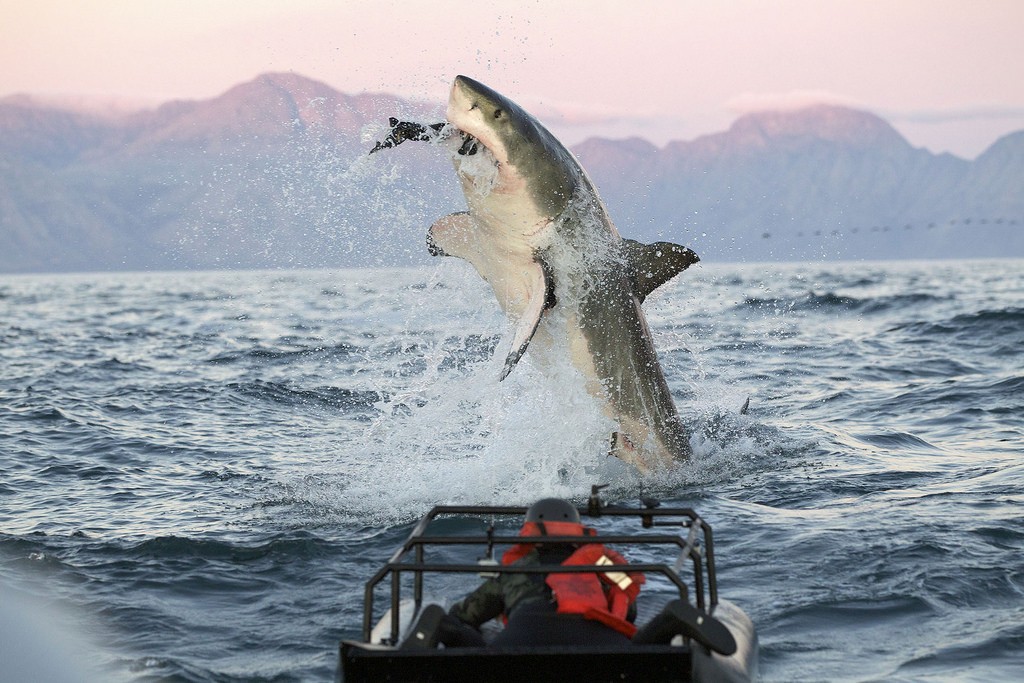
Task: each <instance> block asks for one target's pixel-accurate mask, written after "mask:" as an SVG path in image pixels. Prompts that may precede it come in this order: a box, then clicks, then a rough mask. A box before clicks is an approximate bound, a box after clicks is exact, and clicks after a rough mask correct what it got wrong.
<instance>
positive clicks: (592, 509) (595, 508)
mask: <svg viewBox="0 0 1024 683" xmlns="http://www.w3.org/2000/svg"><path fill="white" fill-rule="evenodd" d="M606 488H608V484H592V485H591V487H590V498H589V500H587V516H588V517H600V516H601V508H602V507H604V503H602V502H601V489H606Z"/></svg>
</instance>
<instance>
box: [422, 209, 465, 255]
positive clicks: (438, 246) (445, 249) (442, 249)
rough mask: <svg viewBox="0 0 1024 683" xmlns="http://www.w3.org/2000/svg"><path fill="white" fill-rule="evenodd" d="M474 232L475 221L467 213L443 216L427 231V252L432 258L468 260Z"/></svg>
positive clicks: (461, 212)
mask: <svg viewBox="0 0 1024 683" xmlns="http://www.w3.org/2000/svg"><path fill="white" fill-rule="evenodd" d="M472 230H473V221H472V220H471V219H470V217H469V213H468V212H466V211H460V212H458V213H450V214H448V215H447V216H442V217H441V218H438V219H437V220H436V221H434V224H433V225H431V226H430V229H429V230H427V251H428V252H430V255H431V256H457V257H459V258H466V254H467V253H468V249H467V247H468V243H469V242H468V241H469V239H470V237H471V235H472V234H473V233H472Z"/></svg>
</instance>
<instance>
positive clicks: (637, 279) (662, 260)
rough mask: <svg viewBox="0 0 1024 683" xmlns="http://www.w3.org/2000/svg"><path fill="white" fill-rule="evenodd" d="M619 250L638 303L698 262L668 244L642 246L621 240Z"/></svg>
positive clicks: (692, 255)
mask: <svg viewBox="0 0 1024 683" xmlns="http://www.w3.org/2000/svg"><path fill="white" fill-rule="evenodd" d="M622 250H623V256H624V257H625V262H626V273H627V275H628V277H629V279H630V282H631V283H632V284H633V292H634V293H635V294H636V295H637V297H638V298H639V299H640V303H643V301H644V299H646V298H647V295H648V294H650V293H651V292H653V291H654V290H655V289H657V288H658V287H660V286H662V285H663V284H665V283H666V282H668V281H669V280H671V279H672V278H673V277H675V276H676V275H678V274H679V273H681V272H683V271H684V270H686V269H687V268H689V267H690V266H692V265H693V264H694V263H697V262H698V261H700V257H699V256H697V254H696V253H694V252H693V251H692V250H691V249H689V248H687V247H683V246H680V245H678V244H672V243H671V242H655V243H653V244H641V243H640V242H637V241H636V240H627V239H624V240H622Z"/></svg>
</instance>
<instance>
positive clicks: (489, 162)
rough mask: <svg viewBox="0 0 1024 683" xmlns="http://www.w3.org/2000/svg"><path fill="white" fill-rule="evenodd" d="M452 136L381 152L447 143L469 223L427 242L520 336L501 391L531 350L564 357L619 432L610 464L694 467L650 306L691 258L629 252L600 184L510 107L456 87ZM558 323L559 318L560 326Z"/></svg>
mask: <svg viewBox="0 0 1024 683" xmlns="http://www.w3.org/2000/svg"><path fill="white" fill-rule="evenodd" d="M446 118H447V124H434V125H431V126H421V125H419V124H414V123H408V122H400V121H398V120H396V119H392V120H391V125H392V130H391V134H390V135H389V136H388V138H387V139H386V140H385V141H384V142H382V143H378V145H377V147H375V148H374V150H373V151H377V150H378V149H381V148H383V147H391V146H394V145H397V144H399V143H401V142H403V141H404V140H429V139H434V138H439V137H447V138H448V139H450V140H452V141H453V142H452V143H451V147H452V149H453V150H455V152H456V153H453V155H452V157H453V160H454V163H455V169H456V172H457V174H458V176H459V180H460V181H461V184H462V189H463V193H464V195H465V198H466V203H467V206H468V211H465V212H460V213H454V214H451V215H448V216H445V217H443V218H441V219H440V220H438V221H437V222H436V223H434V224H433V225H432V226H431V227H430V230H429V231H428V233H427V245H428V248H429V250H430V252H431V254H433V255H443V256H455V257H459V258H462V259H465V260H466V261H468V262H469V263H470V264H472V266H473V267H474V268H475V269H476V271H477V272H478V273H479V274H480V276H481V277H483V279H484V280H486V281H487V282H488V283H489V284H490V285H491V287H492V288H493V290H494V294H495V296H496V298H497V300H498V304H499V305H500V306H501V308H502V310H503V311H504V312H505V313H506V315H508V316H509V318H511V319H512V321H513V322H514V324H515V333H514V334H513V336H512V340H511V344H510V347H509V348H508V351H507V353H506V355H505V362H504V366H503V369H502V372H501V379H504V378H505V377H506V376H507V375H508V374H509V373H510V372H511V371H512V370H513V368H514V367H515V366H516V363H517V362H518V361H519V359H520V358H521V357H522V356H523V354H524V353H525V352H526V350H527V348H529V349H530V353H531V357H532V358H534V359H535V360H539V365H540V366H541V367H543V366H544V365H545V363H546V362H550V359H547V358H546V357H547V356H550V354H551V351H552V349H553V348H554V347H555V346H556V345H557V344H561V345H562V346H563V348H567V349H568V351H569V355H570V358H571V362H572V364H573V366H574V367H575V368H576V369H577V370H578V371H579V372H580V373H582V375H583V376H584V378H585V380H586V386H587V390H588V391H589V392H590V394H591V395H593V396H594V397H596V398H597V399H598V400H599V401H600V402H601V404H602V406H603V409H604V412H605V414H606V415H608V417H610V418H611V419H612V420H614V421H615V422H616V423H617V425H618V428H617V430H616V431H615V432H614V433H613V434H612V439H611V453H613V454H614V455H616V456H618V457H619V458H621V459H622V460H624V461H626V462H628V463H630V464H632V465H634V466H636V467H637V468H638V469H639V470H641V471H648V470H651V469H653V468H660V467H664V466H666V465H667V464H669V463H670V462H672V461H673V460H676V459H685V458H687V457H689V455H690V445H689V436H690V434H689V430H688V429H687V428H686V427H685V426H684V425H683V424H682V423H681V422H680V419H679V415H678V413H677V411H676V406H675V403H674V402H673V400H672V394H671V392H670V391H669V387H668V383H667V382H666V381H665V376H664V373H663V372H662V369H661V365H660V364H659V362H658V357H657V354H656V352H655V349H654V344H653V342H652V339H651V333H650V329H649V328H648V325H647V320H646V319H645V317H644V314H643V310H642V309H641V304H642V303H643V301H644V299H645V298H646V297H647V296H648V295H649V294H650V293H651V292H652V291H653V290H654V289H655V288H657V287H659V286H660V285H662V284H663V283H665V282H667V281H668V280H669V279H671V278H672V277H673V276H675V275H676V274H678V273H679V272H681V271H682V270H684V269H685V268H687V267H689V266H690V265H692V264H694V263H696V262H697V261H698V260H699V258H698V257H697V255H696V254H695V253H694V252H693V251H691V250H690V249H688V248H686V247H682V246H679V245H676V244H671V243H668V242H658V243H655V244H641V243H639V242H635V241H633V240H628V239H622V237H621V236H620V235H619V232H618V230H616V228H615V225H614V223H612V220H611V218H609V216H608V211H607V209H606V208H605V206H604V203H603V202H602V201H601V198H600V196H599V195H598V192H597V190H596V189H595V187H594V184H593V183H592V182H591V180H590V178H589V177H588V176H587V174H586V172H585V171H584V170H583V168H582V167H581V166H580V164H579V163H578V162H577V160H576V158H575V157H574V156H573V155H572V153H570V152H569V150H567V149H566V148H565V147H564V146H563V145H562V144H561V142H559V141H558V140H557V139H556V138H555V136H554V135H552V134H551V133H550V132H548V130H547V129H546V128H545V127H544V126H543V125H541V124H540V122H538V121H537V119H535V118H534V117H533V116H531V115H530V114H528V113H527V112H526V111H525V110H524V109H523V108H522V107H520V106H519V105H517V104H516V103H515V102H513V101H512V100H510V99H508V98H507V97H504V96H503V95H501V94H499V93H497V92H495V91H494V90H492V89H491V88H489V87H487V86H486V85H484V84H482V83H480V82H478V81H475V80H473V79H472V78H468V77H466V76H457V77H456V78H455V81H454V83H453V84H452V88H451V94H450V97H449V100H448V110H447V115H446ZM556 314H557V315H556Z"/></svg>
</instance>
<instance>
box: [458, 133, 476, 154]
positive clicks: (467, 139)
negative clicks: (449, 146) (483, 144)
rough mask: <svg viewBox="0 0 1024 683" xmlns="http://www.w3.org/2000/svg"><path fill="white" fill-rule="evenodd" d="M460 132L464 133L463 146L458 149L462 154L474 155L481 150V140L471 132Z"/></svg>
mask: <svg viewBox="0 0 1024 683" xmlns="http://www.w3.org/2000/svg"><path fill="white" fill-rule="evenodd" d="M459 132H460V133H462V137H463V142H462V146H461V147H459V149H458V153H459V154H460V155H462V156H464V157H468V156H473V155H474V154H476V153H477V152H478V151H480V142H479V141H478V140H477V139H476V138H475V137H473V136H472V135H470V134H469V133H463V132H462V131H459Z"/></svg>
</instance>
